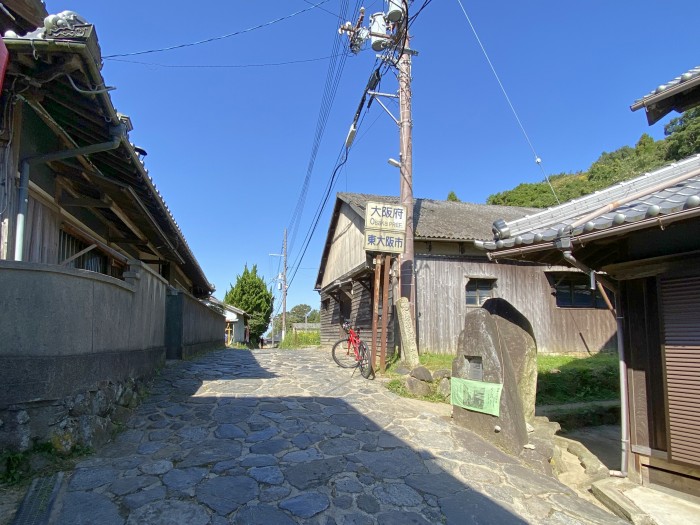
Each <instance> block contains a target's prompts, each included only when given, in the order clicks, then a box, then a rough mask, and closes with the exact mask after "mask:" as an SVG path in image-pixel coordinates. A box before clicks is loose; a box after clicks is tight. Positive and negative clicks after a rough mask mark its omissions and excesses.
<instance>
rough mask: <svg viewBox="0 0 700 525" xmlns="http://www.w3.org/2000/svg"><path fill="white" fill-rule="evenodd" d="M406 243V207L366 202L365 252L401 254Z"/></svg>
mask: <svg viewBox="0 0 700 525" xmlns="http://www.w3.org/2000/svg"><path fill="white" fill-rule="evenodd" d="M405 243H406V207H405V206H401V205H399V204H390V203H386V202H368V203H367V208H366V210H365V250H366V251H370V252H382V253H403V252H404V245H405Z"/></svg>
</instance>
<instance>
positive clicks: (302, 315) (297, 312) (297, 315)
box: [287, 304, 311, 324]
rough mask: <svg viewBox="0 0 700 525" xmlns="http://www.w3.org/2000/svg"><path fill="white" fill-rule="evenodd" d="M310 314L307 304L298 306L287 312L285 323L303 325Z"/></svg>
mask: <svg viewBox="0 0 700 525" xmlns="http://www.w3.org/2000/svg"><path fill="white" fill-rule="evenodd" d="M310 312H311V307H310V306H309V305H308V304H298V305H296V306H294V307H293V308H292V309H291V310H289V312H287V322H289V323H290V324H291V323H303V322H304V320H305V319H306V316H307V315H308V314H309V313H310Z"/></svg>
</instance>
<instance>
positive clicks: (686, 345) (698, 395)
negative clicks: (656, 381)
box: [660, 275, 700, 466]
mask: <svg viewBox="0 0 700 525" xmlns="http://www.w3.org/2000/svg"><path fill="white" fill-rule="evenodd" d="M660 288H661V297H662V305H663V322H664V330H663V334H664V357H665V364H666V389H667V394H668V429H669V445H670V446H669V449H670V455H671V459H672V460H674V461H681V462H684V463H689V464H691V465H696V466H700V275H697V276H684V277H675V278H671V277H669V278H662V279H661V286H660Z"/></svg>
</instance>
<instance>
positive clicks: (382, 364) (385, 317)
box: [379, 257, 391, 374]
mask: <svg viewBox="0 0 700 525" xmlns="http://www.w3.org/2000/svg"><path fill="white" fill-rule="evenodd" d="M390 272H391V257H387V258H386V259H385V261H384V289H383V293H382V350H381V353H380V354H379V369H380V370H381V371H382V374H383V373H384V372H386V344H387V339H388V337H387V335H388V334H387V333H386V331H387V327H388V324H389V310H390V308H391V305H389V286H390V283H389V277H390V276H389V273H390Z"/></svg>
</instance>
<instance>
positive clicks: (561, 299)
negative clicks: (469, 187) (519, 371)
mask: <svg viewBox="0 0 700 525" xmlns="http://www.w3.org/2000/svg"><path fill="white" fill-rule="evenodd" d="M367 202H388V203H394V204H397V203H398V198H397V197H385V196H377V195H365V194H353V193H339V194H338V195H337V198H336V202H335V207H334V210H333V214H332V217H331V222H330V225H329V228H328V234H327V237H326V244H325V247H324V250H323V255H322V259H321V265H320V268H319V273H318V277H317V281H316V290H317V291H318V292H319V293H320V295H321V308H320V313H321V344H322V345H323V346H330V345H332V344H333V343H334V342H335V341H337V340H338V339H339V338H341V337H343V334H344V332H343V331H342V328H341V324H342V321H343V320H344V319H349V320H350V321H351V323H352V324H353V325H355V326H358V327H360V328H361V329H362V331H363V333H365V334H366V335H365V337H364V339H365V340H367V341H369V339H370V338H369V335H367V334H369V331H370V330H371V326H372V310H373V289H374V272H373V267H374V257H373V256H374V254H372V253H367V252H365V250H364V220H365V209H366V206H367ZM533 211H534V210H532V209H524V208H513V207H507V206H488V205H480V204H470V203H463V202H449V201H435V200H430V199H416V200H415V202H414V232H415V241H414V251H415V287H416V290H415V292H416V332H417V339H418V348H419V351H421V352H431V353H443V354H452V353H454V352H455V351H456V349H457V342H458V338H459V334H460V332H461V331H462V328H463V324H464V316H465V314H466V313H467V312H468V311H469V310H470V309H472V308H479V307H482V306H484V305H485V303H487V301H489V300H490V299H501V300H504V301H506V302H508V303H510V304H511V305H512V306H513V307H514V308H515V309H516V310H518V311H519V312H520V313H521V314H522V315H524V316H525V317H526V318H527V320H528V321H529V323H530V325H531V326H532V333H533V335H534V337H535V340H536V342H537V347H538V351H540V352H546V353H595V352H599V351H604V350H614V348H615V343H616V342H615V322H614V319H613V317H612V316H611V315H610V312H609V311H607V310H606V306H605V302H604V301H603V300H602V297H600V296H599V295H596V294H595V293H593V294H591V293H590V292H586V290H585V282H586V280H587V278H586V276H585V275H583V274H582V273H581V272H579V271H578V270H573V271H572V269H571V268H569V267H566V266H562V265H555V266H551V265H540V264H533V263H529V262H504V263H500V264H496V263H494V262H492V261H490V260H489V259H488V257H487V255H486V253H485V252H484V251H483V250H481V249H478V248H476V247H475V240H477V239H484V238H487V237H489V236H490V235H492V233H491V228H492V226H491V224H492V222H493V221H494V220H495V219H496V218H499V217H506V218H508V219H515V218H520V217H522V216H524V215H526V214H527V213H533ZM392 273H394V274H395V272H394V271H392ZM395 284H396V283H395V279H394V278H393V277H392V288H391V293H390V301H389V303H390V304H393V298H394V297H395V296H397V294H396V291H395V290H394V287H395ZM581 289H583V291H582V292H581ZM380 314H381V315H383V312H380ZM388 315H389V319H388V330H387V334H386V337H387V340H388V348H390V349H393V348H394V347H395V345H396V344H398V333H397V328H398V327H397V326H395V323H394V311H393V308H392V309H391V311H389V312H388ZM380 337H381V334H380Z"/></svg>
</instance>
